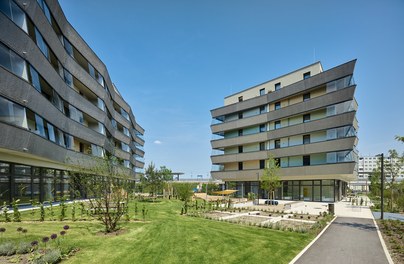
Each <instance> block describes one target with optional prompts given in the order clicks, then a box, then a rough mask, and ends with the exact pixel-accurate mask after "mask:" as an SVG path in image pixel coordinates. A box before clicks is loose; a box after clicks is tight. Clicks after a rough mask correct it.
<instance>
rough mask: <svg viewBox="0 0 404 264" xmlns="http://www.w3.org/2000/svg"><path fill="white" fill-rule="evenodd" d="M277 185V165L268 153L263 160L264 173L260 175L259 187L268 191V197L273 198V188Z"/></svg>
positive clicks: (278, 179)
mask: <svg viewBox="0 0 404 264" xmlns="http://www.w3.org/2000/svg"><path fill="white" fill-rule="evenodd" d="M279 187H281V180H280V178H279V165H278V164H277V163H276V161H275V159H274V157H273V155H272V154H269V155H268V159H267V160H266V161H265V168H264V173H263V175H262V177H261V188H262V189H263V190H265V191H267V192H268V198H269V199H275V190H276V189H277V188H279ZM271 197H272V198H271Z"/></svg>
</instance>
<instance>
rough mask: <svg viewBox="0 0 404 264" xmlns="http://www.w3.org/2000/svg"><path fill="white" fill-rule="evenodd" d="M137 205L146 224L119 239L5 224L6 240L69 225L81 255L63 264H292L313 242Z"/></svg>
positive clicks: (173, 208)
mask: <svg viewBox="0 0 404 264" xmlns="http://www.w3.org/2000/svg"><path fill="white" fill-rule="evenodd" d="M137 204H138V208H139V212H140V211H141V208H142V206H143V204H144V205H145V206H146V208H147V210H148V214H147V217H146V222H129V223H128V222H122V224H121V227H122V229H123V230H124V232H122V233H121V234H119V235H104V234H100V231H102V230H103V227H102V225H101V224H99V223H97V222H96V221H91V222H86V221H76V222H72V221H63V222H59V221H46V222H44V223H40V222H37V221H34V222H32V221H31V222H24V221H23V222H21V223H0V227H5V228H6V229H7V231H6V232H5V233H4V234H3V237H2V238H1V240H2V241H3V242H4V241H6V240H25V241H32V240H41V238H42V237H43V236H45V235H48V236H49V235H50V234H52V233H57V234H59V232H60V231H61V230H62V227H63V225H66V224H68V225H69V226H70V229H69V230H68V234H67V235H66V237H65V238H64V240H63V241H62V244H63V245H64V246H76V247H78V248H80V251H79V252H77V253H76V254H75V255H74V256H73V257H71V258H70V259H68V260H65V261H63V263H97V264H99V263H181V264H183V263H262V262H266V263H288V262H289V261H290V260H291V259H293V257H294V256H295V255H296V254H298V253H299V252H300V250H302V249H303V248H304V247H305V246H306V245H307V244H308V243H309V242H310V241H311V240H312V239H313V237H314V234H311V233H304V234H302V233H296V232H288V231H277V230H271V229H264V228H258V227H249V226H242V225H237V224H231V223H226V222H218V221H213V220H208V219H203V218H195V217H187V216H181V215H179V212H180V209H181V203H180V202H178V201H170V200H163V201H160V202H156V203H139V202H138V203H137ZM133 208H134V207H133V204H131V210H130V211H131V212H133V211H134V209H133ZM55 209H56V208H55ZM37 214H38V213H37ZM57 215H58V213H56V216H57ZM67 216H69V217H70V211H68V214H67ZM27 218H28V213H24V214H23V220H24V219H27ZM20 226H21V227H23V228H27V229H28V233H27V234H26V236H27V237H26V238H25V237H24V235H22V234H20V235H19V234H17V232H16V231H15V230H16V229H17V227H20Z"/></svg>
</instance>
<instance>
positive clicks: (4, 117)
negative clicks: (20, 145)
mask: <svg viewBox="0 0 404 264" xmlns="http://www.w3.org/2000/svg"><path fill="white" fill-rule="evenodd" d="M0 121H2V122H6V123H9V124H12V125H15V126H19V127H24V128H27V119H26V115H25V108H24V107H21V106H19V105H17V104H14V103H13V102H11V101H9V100H7V99H5V98H3V97H0Z"/></svg>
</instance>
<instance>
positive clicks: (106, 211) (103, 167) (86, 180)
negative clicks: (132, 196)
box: [70, 155, 130, 233]
mask: <svg viewBox="0 0 404 264" xmlns="http://www.w3.org/2000/svg"><path fill="white" fill-rule="evenodd" d="M71 171H72V172H71V173H70V174H71V182H72V188H73V190H74V191H76V192H81V193H82V194H85V196H86V197H87V198H88V201H89V203H90V206H91V209H92V210H93V212H94V214H96V215H97V216H98V219H99V220H100V221H101V222H102V224H103V225H104V227H105V231H106V232H108V233H109V232H113V231H115V230H117V229H118V222H119V220H120V219H121V217H122V216H123V215H124V214H125V212H126V210H127V206H128V202H129V195H128V191H129V186H130V174H129V171H128V170H126V168H123V167H121V166H120V165H119V161H118V159H117V158H116V157H114V156H112V155H107V156H105V157H104V158H98V157H97V158H95V157H94V158H91V159H89V160H86V161H77V162H76V165H74V166H73V167H72V169H71Z"/></svg>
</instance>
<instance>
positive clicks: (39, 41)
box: [35, 28, 49, 58]
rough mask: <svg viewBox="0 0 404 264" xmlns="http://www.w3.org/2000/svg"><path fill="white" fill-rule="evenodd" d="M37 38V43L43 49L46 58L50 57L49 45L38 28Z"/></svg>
mask: <svg viewBox="0 0 404 264" xmlns="http://www.w3.org/2000/svg"><path fill="white" fill-rule="evenodd" d="M35 38H36V44H37V45H38V47H39V49H40V50H41V51H42V53H43V54H44V55H45V57H46V58H49V52H48V45H46V43H45V40H44V39H43V37H42V35H41V33H39V31H38V29H37V28H35Z"/></svg>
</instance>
